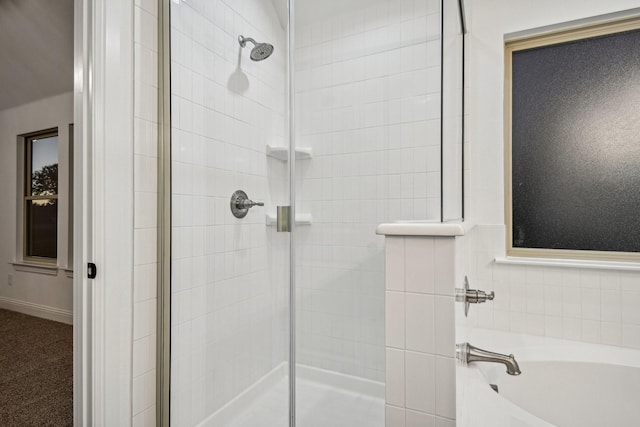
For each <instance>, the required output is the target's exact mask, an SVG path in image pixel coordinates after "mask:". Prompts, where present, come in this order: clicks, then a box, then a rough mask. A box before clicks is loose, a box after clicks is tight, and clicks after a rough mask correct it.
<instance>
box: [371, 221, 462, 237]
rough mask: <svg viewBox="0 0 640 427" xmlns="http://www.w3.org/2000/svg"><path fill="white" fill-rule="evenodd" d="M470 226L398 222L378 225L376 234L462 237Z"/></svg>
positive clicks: (457, 223)
mask: <svg viewBox="0 0 640 427" xmlns="http://www.w3.org/2000/svg"><path fill="white" fill-rule="evenodd" d="M470 227H471V225H470V224H466V223H464V222H462V223H460V222H456V223H443V222H433V221H398V222H391V223H388V224H380V225H379V226H378V227H377V228H376V234H382V235H385V236H449V237H455V236H464V234H465V232H467V231H469V230H470Z"/></svg>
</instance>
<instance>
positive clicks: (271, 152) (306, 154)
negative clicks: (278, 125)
mask: <svg viewBox="0 0 640 427" xmlns="http://www.w3.org/2000/svg"><path fill="white" fill-rule="evenodd" d="M312 155H313V150H312V149H311V148H310V147H299V148H298V147H296V160H305V159H310V158H311V157H312ZM267 156H269V157H273V158H274V159H278V160H282V161H283V162H286V161H287V160H288V159H289V148H287V147H274V146H271V145H267Z"/></svg>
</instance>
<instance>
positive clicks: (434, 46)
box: [294, 0, 440, 381]
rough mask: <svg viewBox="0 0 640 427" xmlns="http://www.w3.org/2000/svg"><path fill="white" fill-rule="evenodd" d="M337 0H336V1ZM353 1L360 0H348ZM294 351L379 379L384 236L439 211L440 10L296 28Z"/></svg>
mask: <svg viewBox="0 0 640 427" xmlns="http://www.w3.org/2000/svg"><path fill="white" fill-rule="evenodd" d="M347 3H348V2H347ZM358 5H359V6H360V7H361V6H362V5H360V4H358ZM294 57H295V70H296V75H295V85H296V115H295V117H296V130H297V133H296V146H297V147H310V148H312V150H313V158H312V159H309V160H304V161H299V162H298V163H297V178H296V179H297V182H296V184H297V190H296V191H297V193H296V198H297V199H296V200H297V205H296V209H297V210H298V212H299V213H300V212H301V213H310V214H311V215H312V216H313V224H312V225H311V226H301V227H298V229H297V233H298V234H297V242H296V244H297V247H298V252H297V254H298V259H297V266H296V269H297V274H298V278H297V279H298V280H297V281H296V285H297V287H298V291H297V292H298V316H297V317H298V319H297V328H298V362H300V363H304V364H308V365H312V366H316V367H321V368H324V369H330V370H335V371H339V372H342V373H346V374H351V375H357V376H362V377H365V378H369V379H373V380H378V381H383V380H384V333H383V331H384V267H383V265H384V263H383V259H384V239H383V238H382V237H381V236H376V235H375V228H376V226H377V225H378V224H380V223H382V222H388V221H391V220H401V219H404V220H412V219H421V220H424V219H432V220H439V218H440V14H439V2H438V1H433V0H418V1H413V0H411V1H403V2H387V1H381V2H375V3H373V4H370V5H369V7H367V8H358V9H355V8H354V9H352V10H350V11H348V12H344V11H342V13H340V14H337V15H335V16H332V17H331V18H328V19H326V20H322V21H319V20H316V21H310V22H304V23H303V25H300V26H298V27H297V28H296V50H295V54H294Z"/></svg>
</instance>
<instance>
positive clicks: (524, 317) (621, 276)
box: [456, 225, 640, 348]
mask: <svg viewBox="0 0 640 427" xmlns="http://www.w3.org/2000/svg"><path fill="white" fill-rule="evenodd" d="M504 239H505V237H504V226H502V225H482V226H477V227H476V228H475V229H474V230H473V231H472V232H471V233H470V235H469V244H468V246H467V253H466V255H465V256H466V258H468V260H469V278H470V281H471V287H472V288H480V289H483V290H486V291H490V290H493V291H495V293H496V297H495V299H494V300H493V301H491V302H489V303H486V304H482V305H477V306H472V307H471V310H470V311H469V317H468V318H466V319H465V318H464V316H459V313H458V312H456V314H457V315H458V318H457V320H458V321H459V323H458V324H459V325H466V326H473V327H480V328H484V329H497V330H501V331H509V332H519V333H526V334H530V335H541V336H548V337H554V338H564V339H567V340H573V341H584V342H589V343H596V344H607V345H615V346H622V347H629V348H640V314H639V313H640V312H639V311H638V306H639V305H640V271H639V270H638V269H637V268H636V270H635V271H633V270H624V269H622V268H621V267H616V266H608V267H607V266H606V263H605V264H602V265H603V267H602V268H598V267H597V265H594V266H592V267H590V268H586V267H569V266H566V267H562V266H557V265H556V266H554V265H551V264H549V265H547V266H545V265H517V264H502V263H496V262H495V259H496V258H503V257H504V254H505V249H504V247H505V243H504V242H505V240H504Z"/></svg>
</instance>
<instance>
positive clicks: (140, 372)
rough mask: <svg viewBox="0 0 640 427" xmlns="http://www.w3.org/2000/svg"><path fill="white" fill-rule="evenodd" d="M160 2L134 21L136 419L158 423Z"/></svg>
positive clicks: (140, 9) (146, 426)
mask: <svg viewBox="0 0 640 427" xmlns="http://www.w3.org/2000/svg"><path fill="white" fill-rule="evenodd" d="M157 20H158V10H157V2H156V1H153V0H136V4H135V21H134V34H135V35H134V42H135V46H134V52H135V62H134V68H135V69H134V79H135V81H134V87H135V94H134V112H135V118H134V147H133V150H134V191H135V193H134V212H135V213H134V227H135V230H134V283H133V285H134V289H133V293H134V307H133V368H132V377H133V381H132V387H133V390H132V413H133V419H132V424H133V425H134V426H139V427H151V426H155V425H156V405H155V403H156V401H155V400H156V304H157V300H156V290H157V274H156V272H157V255H156V254H157V197H158V190H157V179H158V175H157V163H158V159H157V146H158V140H157V126H158V122H157V89H158V73H157V63H158V56H157V55H158V47H157Z"/></svg>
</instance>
